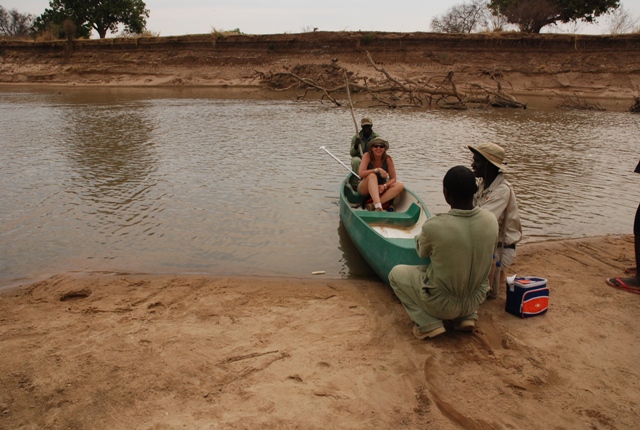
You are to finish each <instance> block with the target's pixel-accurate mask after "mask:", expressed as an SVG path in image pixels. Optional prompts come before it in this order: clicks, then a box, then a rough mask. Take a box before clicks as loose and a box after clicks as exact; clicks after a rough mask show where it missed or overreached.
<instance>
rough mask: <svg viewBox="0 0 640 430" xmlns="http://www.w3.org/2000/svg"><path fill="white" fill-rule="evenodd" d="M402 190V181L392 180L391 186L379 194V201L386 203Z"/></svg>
mask: <svg viewBox="0 0 640 430" xmlns="http://www.w3.org/2000/svg"><path fill="white" fill-rule="evenodd" d="M402 190H404V184H403V183H402V182H398V181H396V182H394V183H393V184H391V186H390V187H389V188H388V189H387V191H385V192H384V193H383V194H382V196H380V203H386V202H388V201H391V200H393V199H395V198H396V196H397V195H398V194H400V193H401V192H402Z"/></svg>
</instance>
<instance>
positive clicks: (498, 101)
mask: <svg viewBox="0 0 640 430" xmlns="http://www.w3.org/2000/svg"><path fill="white" fill-rule="evenodd" d="M365 52H366V55H367V59H368V60H369V63H370V64H371V66H372V67H373V70H375V71H376V72H378V73H379V74H381V75H382V77H381V78H372V77H368V76H363V77H359V76H356V75H355V74H354V73H353V72H350V71H348V70H347V69H344V68H341V67H339V66H338V65H337V64H336V61H333V62H332V64H328V65H299V66H296V67H294V68H293V70H292V71H282V72H271V71H269V72H259V71H256V75H255V76H256V77H257V78H259V79H260V80H261V81H262V82H264V83H266V84H267V85H268V86H269V87H270V88H271V89H273V90H274V91H289V90H292V89H295V90H298V91H299V92H298V94H297V97H296V99H297V100H306V99H307V96H308V94H309V92H311V91H313V92H318V93H320V94H321V98H320V101H321V102H322V101H324V100H328V101H330V102H331V103H333V104H335V105H336V106H342V104H341V103H340V102H339V101H338V100H337V99H336V97H335V96H334V95H335V94H337V93H346V94H347V95H348V98H349V100H351V95H350V93H358V94H359V95H360V97H359V99H360V101H361V102H362V101H363V100H364V102H368V103H369V104H370V105H373V106H376V105H379V106H386V107H388V108H404V107H421V106H437V107H442V108H446V109H468V108H472V107H473V108H477V107H510V108H522V109H525V108H526V105H525V104H523V103H520V102H518V101H517V99H516V98H515V97H514V96H512V95H510V94H509V93H507V92H506V91H505V90H504V88H503V85H502V81H501V80H502V74H501V73H500V72H491V71H482V72H480V73H479V75H478V77H480V78H487V80H488V81H489V82H488V84H487V85H485V84H480V83H477V82H475V83H465V82H459V83H457V82H456V80H455V74H454V72H453V71H450V72H448V73H447V74H446V75H445V76H431V77H426V76H425V77H413V78H408V77H398V76H394V75H393V74H391V73H390V72H389V71H387V70H386V69H385V68H384V67H382V66H381V65H379V64H376V62H375V61H374V60H373V58H372V57H371V54H370V53H369V52H368V51H365ZM349 76H351V79H349ZM494 85H495V88H494V87H493V86H494Z"/></svg>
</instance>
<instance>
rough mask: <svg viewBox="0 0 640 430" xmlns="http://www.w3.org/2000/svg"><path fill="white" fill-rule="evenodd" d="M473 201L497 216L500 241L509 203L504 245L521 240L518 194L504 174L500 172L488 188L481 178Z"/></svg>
mask: <svg viewBox="0 0 640 430" xmlns="http://www.w3.org/2000/svg"><path fill="white" fill-rule="evenodd" d="M473 203H474V204H475V205H476V206H479V207H481V208H482V209H486V210H488V211H489V212H491V213H493V214H494V215H495V216H496V218H497V220H498V226H499V228H500V236H499V239H498V240H500V241H502V237H503V236H502V235H503V232H502V229H503V226H504V215H505V209H507V204H508V209H509V210H508V214H507V221H506V234H505V236H504V237H505V239H504V245H505V246H506V245H512V244H514V243H518V242H520V240H521V239H522V225H521V224H520V212H519V211H518V202H517V201H516V194H515V193H514V192H513V188H511V184H510V183H509V182H507V180H506V179H505V178H504V174H502V173H499V174H498V176H497V177H496V179H494V180H493V182H492V183H491V185H490V186H489V188H487V189H485V188H484V181H483V180H482V179H479V180H478V192H477V193H476V195H475V196H474V198H473Z"/></svg>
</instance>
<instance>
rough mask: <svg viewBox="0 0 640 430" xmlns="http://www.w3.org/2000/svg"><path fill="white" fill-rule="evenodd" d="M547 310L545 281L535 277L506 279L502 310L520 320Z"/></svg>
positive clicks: (547, 301)
mask: <svg viewBox="0 0 640 430" xmlns="http://www.w3.org/2000/svg"><path fill="white" fill-rule="evenodd" d="M548 308H549V288H548V287H547V280H546V279H544V278H537V277H535V276H524V277H517V276H512V277H510V278H507V303H506V305H505V308H504V310H505V311H507V312H509V313H511V314H514V315H516V316H519V317H521V318H530V317H535V316H537V315H542V314H544V313H546V312H547V309H548Z"/></svg>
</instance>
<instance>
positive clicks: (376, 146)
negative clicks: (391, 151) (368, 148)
mask: <svg viewBox="0 0 640 430" xmlns="http://www.w3.org/2000/svg"><path fill="white" fill-rule="evenodd" d="M372 148H384V145H372Z"/></svg>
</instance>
